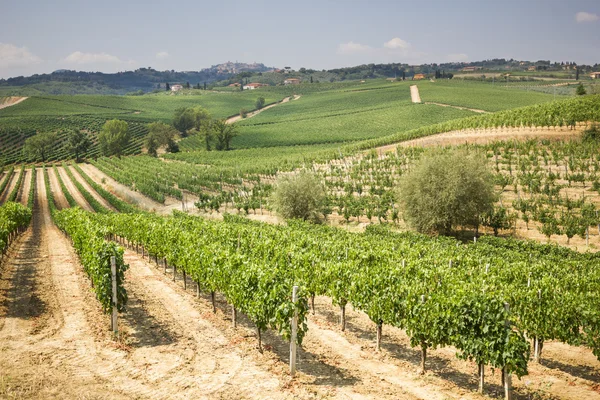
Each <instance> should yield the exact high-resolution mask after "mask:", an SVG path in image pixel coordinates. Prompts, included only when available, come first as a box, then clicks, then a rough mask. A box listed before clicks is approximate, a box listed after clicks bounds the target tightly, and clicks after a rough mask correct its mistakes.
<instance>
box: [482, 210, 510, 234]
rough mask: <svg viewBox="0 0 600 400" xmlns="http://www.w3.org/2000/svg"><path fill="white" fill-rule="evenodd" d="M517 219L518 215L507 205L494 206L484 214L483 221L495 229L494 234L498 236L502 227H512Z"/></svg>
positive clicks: (485, 224)
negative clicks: (511, 211)
mask: <svg viewBox="0 0 600 400" xmlns="http://www.w3.org/2000/svg"><path fill="white" fill-rule="evenodd" d="M515 219H516V215H514V214H511V213H510V212H509V211H508V210H507V209H506V208H505V207H502V206H500V207H493V208H492V209H491V210H490V211H488V212H487V213H486V214H484V215H483V218H482V222H483V225H484V226H487V227H489V228H492V229H493V230H494V236H498V233H499V231H500V230H501V229H510V228H511V227H512V226H513V224H514V222H515Z"/></svg>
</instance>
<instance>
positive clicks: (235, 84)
mask: <svg viewBox="0 0 600 400" xmlns="http://www.w3.org/2000/svg"><path fill="white" fill-rule="evenodd" d="M228 86H229V87H240V83H239V82H236V83H232V84H230V85H228Z"/></svg>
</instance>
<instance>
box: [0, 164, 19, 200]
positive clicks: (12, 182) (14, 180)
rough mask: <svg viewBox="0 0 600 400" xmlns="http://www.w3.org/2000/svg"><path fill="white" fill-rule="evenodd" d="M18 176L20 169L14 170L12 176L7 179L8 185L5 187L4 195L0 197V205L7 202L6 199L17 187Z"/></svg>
mask: <svg viewBox="0 0 600 400" xmlns="http://www.w3.org/2000/svg"><path fill="white" fill-rule="evenodd" d="M19 175H21V169H19V170H16V169H15V172H13V174H12V176H10V177H9V178H8V179H9V182H8V185H6V188H5V189H4V193H2V195H1V196H0V204H4V203H6V201H7V200H8V197H9V196H10V194H11V192H12V191H13V189H14V188H15V186H17V181H18V180H19Z"/></svg>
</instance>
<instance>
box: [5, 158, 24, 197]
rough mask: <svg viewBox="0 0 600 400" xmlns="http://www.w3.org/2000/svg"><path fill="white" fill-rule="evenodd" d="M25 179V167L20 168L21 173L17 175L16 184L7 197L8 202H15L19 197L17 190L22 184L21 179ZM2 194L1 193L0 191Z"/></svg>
mask: <svg viewBox="0 0 600 400" xmlns="http://www.w3.org/2000/svg"><path fill="white" fill-rule="evenodd" d="M24 178H25V165H22V166H21V172H20V173H19V178H18V179H17V183H16V184H15V186H14V187H13V190H12V191H11V192H10V194H9V195H8V201H13V202H14V201H17V196H18V195H19V189H20V188H21V184H22V183H23V179H24ZM0 193H2V191H0Z"/></svg>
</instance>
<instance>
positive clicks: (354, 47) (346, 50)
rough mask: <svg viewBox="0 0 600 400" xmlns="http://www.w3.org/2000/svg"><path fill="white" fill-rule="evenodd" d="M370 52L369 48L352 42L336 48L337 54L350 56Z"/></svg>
mask: <svg viewBox="0 0 600 400" xmlns="http://www.w3.org/2000/svg"><path fill="white" fill-rule="evenodd" d="M370 50H371V47H370V46H367V45H364V44H360V43H354V42H352V41H350V42H348V43H342V44H340V45H339V46H338V50H337V52H338V54H345V55H350V54H358V53H366V52H368V51H370Z"/></svg>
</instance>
